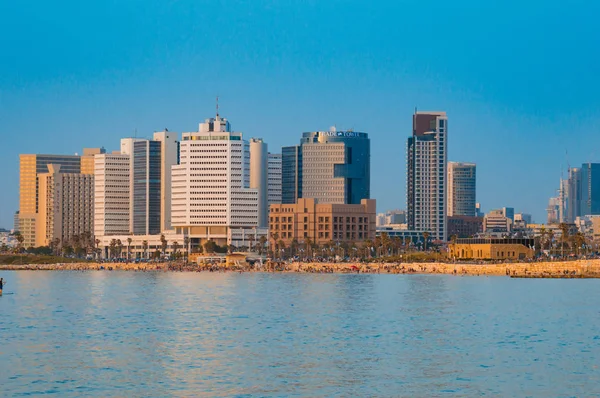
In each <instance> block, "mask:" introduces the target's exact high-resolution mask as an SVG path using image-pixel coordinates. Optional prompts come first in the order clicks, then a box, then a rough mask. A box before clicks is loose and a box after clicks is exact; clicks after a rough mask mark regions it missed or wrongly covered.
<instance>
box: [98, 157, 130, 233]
mask: <svg viewBox="0 0 600 398" xmlns="http://www.w3.org/2000/svg"><path fill="white" fill-rule="evenodd" d="M94 164H95V167H94V235H95V236H96V237H99V236H106V235H129V232H130V231H129V155H121V154H112V153H111V154H100V155H96V156H95V157H94Z"/></svg>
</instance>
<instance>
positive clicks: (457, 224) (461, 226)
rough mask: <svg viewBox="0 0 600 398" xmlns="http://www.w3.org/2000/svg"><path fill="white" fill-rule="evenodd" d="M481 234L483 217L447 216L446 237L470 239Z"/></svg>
mask: <svg viewBox="0 0 600 398" xmlns="http://www.w3.org/2000/svg"><path fill="white" fill-rule="evenodd" d="M481 232H483V217H471V216H449V217H448V237H449V238H450V239H452V238H453V237H457V238H472V237H475V236H477V234H479V233H481Z"/></svg>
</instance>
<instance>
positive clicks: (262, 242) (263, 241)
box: [258, 235, 267, 254]
mask: <svg viewBox="0 0 600 398" xmlns="http://www.w3.org/2000/svg"><path fill="white" fill-rule="evenodd" d="M258 242H259V243H260V246H259V248H258V254H263V250H264V249H265V244H266V243H267V237H266V236H264V235H263V236H261V237H260V238H259V239H258Z"/></svg>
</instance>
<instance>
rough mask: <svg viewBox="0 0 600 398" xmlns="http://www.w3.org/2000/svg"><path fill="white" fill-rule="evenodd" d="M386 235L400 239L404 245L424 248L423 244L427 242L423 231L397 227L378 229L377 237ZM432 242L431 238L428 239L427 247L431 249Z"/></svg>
mask: <svg viewBox="0 0 600 398" xmlns="http://www.w3.org/2000/svg"><path fill="white" fill-rule="evenodd" d="M384 233H386V234H387V235H388V236H389V237H390V238H392V239H394V238H399V239H401V240H402V244H404V245H409V246H414V247H420V248H423V246H424V245H423V242H425V236H424V235H423V234H424V232H421V231H410V230H408V229H401V228H396V227H378V228H377V232H376V236H381V235H382V234H384ZM431 244H432V240H431V236H430V237H428V238H427V246H428V247H431Z"/></svg>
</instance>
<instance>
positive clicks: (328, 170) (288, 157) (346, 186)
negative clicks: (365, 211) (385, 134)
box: [282, 131, 371, 204]
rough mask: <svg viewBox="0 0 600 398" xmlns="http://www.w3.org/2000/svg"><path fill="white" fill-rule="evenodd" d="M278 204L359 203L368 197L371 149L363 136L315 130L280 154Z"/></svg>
mask: <svg viewBox="0 0 600 398" xmlns="http://www.w3.org/2000/svg"><path fill="white" fill-rule="evenodd" d="M282 158H283V160H282V191H283V193H282V202H283V203H287V204H289V203H295V202H296V200H297V199H298V198H315V199H317V200H318V201H319V203H339V204H360V201H361V200H362V199H369V198H370V195H371V181H370V167H371V148H370V140H369V137H368V135H367V134H366V133H359V132H354V131H317V132H308V133H303V134H302V139H301V143H300V146H295V147H284V148H283V151H282Z"/></svg>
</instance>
